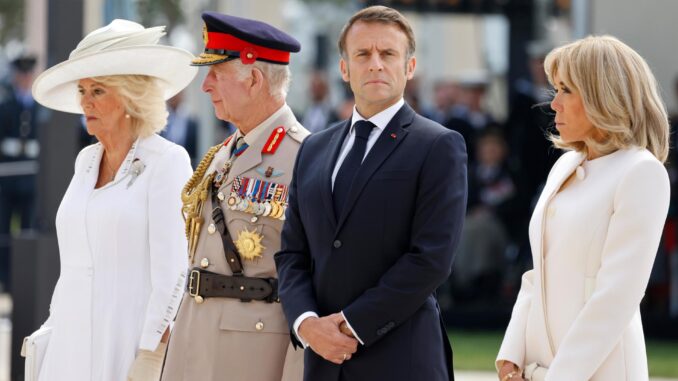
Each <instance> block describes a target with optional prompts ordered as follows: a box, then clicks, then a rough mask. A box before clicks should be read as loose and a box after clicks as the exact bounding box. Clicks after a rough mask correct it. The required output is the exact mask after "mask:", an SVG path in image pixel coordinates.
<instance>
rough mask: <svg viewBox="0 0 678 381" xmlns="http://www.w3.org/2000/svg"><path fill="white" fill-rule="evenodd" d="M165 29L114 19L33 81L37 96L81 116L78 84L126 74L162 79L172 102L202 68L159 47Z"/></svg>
mask: <svg viewBox="0 0 678 381" xmlns="http://www.w3.org/2000/svg"><path fill="white" fill-rule="evenodd" d="M164 29H165V27H164V26H157V27H153V28H144V27H143V26H142V25H140V24H137V23H135V22H132V21H128V20H120V19H116V20H113V21H112V22H111V23H110V24H108V25H106V26H104V27H102V28H99V29H97V30H95V31H93V32H91V33H90V34H88V35H87V36H85V38H84V39H83V40H82V41H80V43H79V44H78V46H77V47H76V48H75V50H73V51H72V52H71V54H70V56H69V57H68V60H66V61H64V62H62V63H60V64H58V65H55V66H53V67H51V68H49V69H47V70H46V71H45V72H43V73H42V74H40V76H38V78H36V79H35V82H33V98H35V100H36V101H38V102H39V103H40V104H42V105H43V106H45V107H49V108H51V109H54V110H59V111H64V112H71V113H75V114H82V108H81V107H80V100H79V98H78V80H80V79H83V78H92V77H101V76H109V75H125V74H137V75H148V76H152V77H156V78H158V79H159V81H158V84H159V86H160V87H161V88H162V90H163V92H164V95H165V99H169V98H171V97H172V96H174V95H175V94H177V93H178V92H179V91H181V90H182V89H183V88H184V87H186V86H188V84H189V83H191V81H192V80H193V78H194V77H195V75H196V74H197V73H198V69H197V68H196V67H192V66H190V63H191V60H192V59H193V58H194V56H193V55H192V54H191V53H189V52H187V51H186V50H183V49H179V48H175V47H172V46H165V45H158V41H159V40H160V37H162V36H163V35H164V34H165V32H164Z"/></svg>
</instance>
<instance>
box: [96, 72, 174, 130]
mask: <svg viewBox="0 0 678 381" xmlns="http://www.w3.org/2000/svg"><path fill="white" fill-rule="evenodd" d="M92 80H93V81H95V82H98V83H101V84H102V85H104V86H106V87H111V88H114V89H115V90H116V91H117V92H118V95H120V97H121V98H122V99H123V104H124V106H125V113H127V114H128V115H129V116H130V120H131V122H132V132H133V133H134V134H135V136H137V137H142V138H143V137H147V136H151V135H153V134H155V133H157V132H160V131H162V129H163V128H165V125H166V124H167V115H168V113H167V106H166V104H165V98H164V95H163V92H162V89H161V88H160V86H158V83H157V81H158V80H157V79H156V78H155V77H151V76H148V75H111V76H104V77H94V78H92Z"/></svg>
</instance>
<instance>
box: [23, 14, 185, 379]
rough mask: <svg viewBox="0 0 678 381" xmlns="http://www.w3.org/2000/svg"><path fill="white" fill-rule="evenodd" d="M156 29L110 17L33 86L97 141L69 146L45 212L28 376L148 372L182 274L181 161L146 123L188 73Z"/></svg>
mask: <svg viewBox="0 0 678 381" xmlns="http://www.w3.org/2000/svg"><path fill="white" fill-rule="evenodd" d="M163 30H164V27H153V28H148V29H145V28H144V27H143V26H141V25H139V24H137V23H135V22H131V21H127V20H119V19H117V20H114V21H113V22H111V23H110V24H109V25H107V26H104V27H102V28H100V29H97V30H95V31H93V32H91V33H90V34H88V35H87V36H86V37H85V38H84V39H83V40H82V41H81V42H80V43H79V44H78V46H77V47H76V48H75V50H73V52H71V54H70V56H69V59H68V60H66V61H64V62H62V63H60V64H58V65H55V66H54V67H52V68H50V69H49V70H47V71H45V72H44V73H42V74H41V75H40V76H39V77H38V78H37V79H36V81H35V84H34V86H33V95H34V96H35V99H36V101H38V102H40V103H41V104H43V105H44V106H46V107H48V108H51V109H54V110H58V111H63V112H70V113H76V114H84V115H85V123H86V127H87V132H88V133H90V134H92V135H94V136H96V138H97V140H98V141H99V142H98V143H96V144H93V145H90V146H88V147H86V148H84V149H83V150H82V151H80V153H79V154H78V157H77V159H76V161H75V173H74V174H73V178H72V180H71V183H70V185H69V186H68V189H67V190H66V194H65V195H64V197H63V199H62V201H61V205H60V206H59V210H58V212H57V216H56V229H57V237H58V242H59V258H60V262H61V271H60V275H59V280H58V281H57V284H56V286H55V289H54V293H53V296H52V302H51V305H50V314H49V318H48V319H47V321H46V322H45V323H44V325H43V326H44V327H50V328H51V336H50V339H49V344H48V346H47V350H46V353H45V355H44V360H43V363H42V366H41V371H40V374H39V379H40V380H49V381H55V380H57V381H62V380H63V381H66V380H68V381H80V380H82V381H84V380H131V381H153V380H158V378H159V376H160V370H161V368H162V359H163V357H164V353H165V348H166V346H167V344H166V343H167V340H168V337H169V329H170V327H169V325H170V322H171V321H172V320H173V319H174V316H175V314H176V311H177V309H178V307H179V301H180V297H179V296H180V292H181V287H182V286H183V284H184V283H185V281H186V275H185V274H186V267H187V263H186V238H185V236H184V223H183V220H182V218H181V214H180V213H179V210H180V208H181V198H180V192H181V188H182V186H183V185H184V183H185V182H186V180H187V179H188V177H189V176H190V174H191V166H190V161H189V158H188V155H187V153H186V150H184V149H183V148H181V147H179V146H178V145H176V144H174V143H171V142H169V141H167V140H166V139H164V138H162V137H160V136H159V135H158V134H157V133H158V132H159V131H160V130H162V128H163V127H165V123H166V121H167V109H166V105H165V100H166V99H167V98H169V97H171V96H173V95H174V94H176V93H178V92H179V91H181V90H182V89H183V88H184V87H185V86H187V85H188V84H189V83H190V82H191V80H192V79H193V77H194V76H195V74H196V73H197V70H196V69H190V70H189V69H187V66H188V63H189V62H190V60H191V58H192V55H191V54H190V53H188V52H187V51H185V50H182V49H178V48H173V47H169V46H162V45H158V40H159V39H160V38H161V37H162V36H163V35H164V31H163ZM157 62H162V63H163V65H157ZM177 290H178V291H177Z"/></svg>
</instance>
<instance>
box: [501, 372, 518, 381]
mask: <svg viewBox="0 0 678 381" xmlns="http://www.w3.org/2000/svg"><path fill="white" fill-rule="evenodd" d="M519 375H520V373H519V372H516V371H515V370H514V371H511V372H508V373H506V375H505V376H504V377H502V378H501V381H509V380H510V379H512V378H513V377H515V376H519Z"/></svg>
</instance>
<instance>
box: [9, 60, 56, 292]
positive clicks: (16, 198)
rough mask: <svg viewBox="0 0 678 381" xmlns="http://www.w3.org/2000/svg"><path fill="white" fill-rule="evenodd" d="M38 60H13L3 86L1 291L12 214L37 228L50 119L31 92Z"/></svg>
mask: <svg viewBox="0 0 678 381" xmlns="http://www.w3.org/2000/svg"><path fill="white" fill-rule="evenodd" d="M35 62H36V59H35V57H33V56H31V55H25V54H24V55H21V56H18V57H16V58H15V59H13V60H12V67H11V69H12V75H11V81H10V83H8V84H7V85H6V86H3V87H2V88H0V290H1V289H2V285H4V286H5V287H7V286H9V279H8V277H9V274H8V272H9V268H10V265H9V244H10V241H11V234H10V223H11V221H12V217H13V216H17V217H18V219H19V221H20V226H21V229H22V230H27V229H31V228H34V227H35V174H36V173H37V169H38V160H37V159H38V153H40V145H39V143H38V135H37V126H38V125H39V124H40V123H41V122H44V121H45V119H46V118H47V110H46V109H44V108H42V107H41V106H40V105H38V104H37V103H36V102H35V101H34V100H33V96H32V95H31V86H32V84H33V79H34V68H35Z"/></svg>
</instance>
